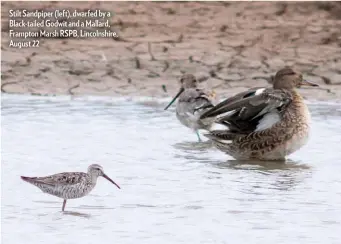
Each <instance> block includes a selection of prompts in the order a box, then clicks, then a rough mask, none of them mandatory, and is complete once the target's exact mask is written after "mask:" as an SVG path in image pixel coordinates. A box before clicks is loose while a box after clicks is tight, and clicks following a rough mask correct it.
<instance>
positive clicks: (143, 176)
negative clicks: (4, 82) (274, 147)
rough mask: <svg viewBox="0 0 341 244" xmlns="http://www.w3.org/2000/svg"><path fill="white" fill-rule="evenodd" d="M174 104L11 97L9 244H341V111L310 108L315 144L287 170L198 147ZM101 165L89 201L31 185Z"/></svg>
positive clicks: (330, 106) (7, 110)
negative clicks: (34, 180)
mask: <svg viewBox="0 0 341 244" xmlns="http://www.w3.org/2000/svg"><path fill="white" fill-rule="evenodd" d="M167 101H168V99H167V100H166V101H165V100H163V101H155V100H153V99H142V98H141V99H135V100H129V99H112V98H107V99H106V98H101V99H94V98H76V99H69V98H68V97H58V98H57V97H49V98H45V97H29V96H16V95H3V96H2V108H1V111H2V117H1V122H2V127H1V133H2V137H1V139H2V147H1V156H2V175H1V176H2V198H1V200H2V201H1V210H2V216H1V221H2V243H4V244H9V243H18V244H21V243H25V244H29V243H34V244H37V243H49V244H64V243H65V244H66V243H110V244H111V243H119V244H124V243H131V244H136V243H148V244H149V243H158V244H159V243H171V244H174V243H184V244H189V243H196V244H197V243H205V244H206V243H253V244H254V243H262V244H267V243H269V244H273V243H277V244H279V243H288V244H293V243H309V244H312V243H328V244H332V243H341V235H340V233H339V231H340V229H341V177H340V173H341V160H340V159H341V147H340V142H341V106H340V104H337V103H335V104H334V103H310V104H309V107H310V109H311V112H312V118H313V122H312V136H311V138H310V140H309V142H308V144H307V145H306V146H305V147H304V148H302V149H301V150H300V151H298V152H296V153H294V154H293V155H291V156H290V157H289V160H288V162H287V163H286V164H276V163H270V162H264V163H258V164H257V163H253V164H250V163H246V162H237V161H235V160H232V158H230V157H229V156H228V155H225V154H223V153H221V152H220V151H218V150H216V149H214V148H212V147H211V145H210V143H208V142H205V143H198V142H196V140H197V138H196V135H195V134H194V133H192V132H191V131H190V130H188V129H187V128H184V127H183V126H182V125H181V124H180V123H179V122H178V121H177V120H176V117H175V114H174V110H173V109H174V108H172V109H170V110H169V111H164V110H163V108H164V106H165V105H166V102H167ZM91 163H99V164H101V165H102V166H103V168H104V170H105V171H106V173H107V175H109V176H110V177H111V178H112V179H114V180H115V181H116V182H117V183H118V184H119V185H120V186H121V188H122V189H121V190H119V189H117V188H116V187H115V186H114V185H112V184H111V183H110V182H108V181H106V180H105V179H104V178H100V179H99V180H98V184H97V186H96V188H95V189H94V190H93V191H92V192H91V193H90V194H89V195H88V196H86V197H84V198H80V199H75V200H69V201H68V202H67V205H66V210H67V212H65V213H62V212H61V207H62V200H61V199H59V198H56V197H54V196H50V195H47V194H44V193H42V192H41V191H40V190H39V189H38V188H36V187H34V186H32V185H30V184H27V183H26V182H23V181H22V180H21V179H20V175H26V176H44V175H49V174H54V173H59V172H64V171H86V169H87V166H88V165H89V164H91Z"/></svg>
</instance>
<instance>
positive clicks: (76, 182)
mask: <svg viewBox="0 0 341 244" xmlns="http://www.w3.org/2000/svg"><path fill="white" fill-rule="evenodd" d="M99 176H103V177H104V178H106V179H107V180H109V181H110V182H112V183H113V184H115V185H116V186H117V187H118V188H120V187H119V186H118V185H117V184H116V183H115V182H114V181H113V180H111V179H110V178H109V177H108V176H107V175H106V174H104V171H103V168H102V167H101V166H100V165H98V164H92V165H90V166H89V167H88V172H87V173H83V172H64V173H59V174H54V175H49V176H45V177H26V176H21V178H22V179H23V180H24V181H26V182H28V183H31V184H32V185H35V186H37V187H38V188H39V189H41V190H42V191H43V192H44V193H48V194H50V195H53V196H56V197H60V198H63V199H64V202H63V207H62V210H63V211H64V208H65V204H66V200H67V199H74V198H80V197H84V196H86V195H87V194H88V193H89V192H90V191H91V190H92V189H93V188H94V187H95V186H96V183H97V178H98V177H99Z"/></svg>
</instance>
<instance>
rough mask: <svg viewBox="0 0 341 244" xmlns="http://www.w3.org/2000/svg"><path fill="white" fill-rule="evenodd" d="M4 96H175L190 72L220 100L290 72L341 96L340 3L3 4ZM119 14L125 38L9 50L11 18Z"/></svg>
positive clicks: (116, 26) (320, 94)
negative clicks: (30, 13)
mask: <svg viewBox="0 0 341 244" xmlns="http://www.w3.org/2000/svg"><path fill="white" fill-rule="evenodd" d="M1 6H2V33H1V34H2V47H1V50H2V60H1V65H2V73H1V79H2V87H1V88H2V92H6V93H30V94H34V95H58V94H75V95H82V94H86V95H109V96H112V95H129V96H156V97H162V96H170V95H173V93H174V92H175V91H176V90H177V88H178V78H179V76H180V75H181V74H182V73H184V72H189V73H194V74H195V75H197V76H198V78H199V79H200V81H202V82H203V83H202V85H203V86H204V87H207V88H210V89H211V88H212V89H214V90H215V91H216V93H218V95H223V96H225V94H226V95H229V94H230V93H235V92H239V91H241V90H243V89H245V87H253V86H263V85H267V79H269V78H270V77H271V75H273V74H274V73H275V72H276V71H277V70H278V69H280V68H282V67H283V66H285V65H290V66H294V67H296V68H297V69H299V70H300V71H302V72H304V74H305V78H307V79H309V80H311V81H313V82H317V83H319V84H320V85H322V89H320V90H316V89H314V90H313V94H312V92H311V90H304V91H303V95H304V96H306V97H308V98H309V97H312V96H313V97H314V98H318V99H335V98H340V94H341V89H340V87H341V86H340V85H341V3H340V2H300V3H297V2H296V3H289V2H59V1H51V2H2V3H1ZM18 8H19V9H28V10H36V9H38V10H43V9H44V10H54V9H56V8H59V9H71V10H72V9H78V10H79V11H83V10H87V9H101V10H104V11H110V12H111V13H112V14H113V15H112V17H111V18H110V23H111V27H110V29H111V30H112V31H116V32H117V33H118V36H119V37H118V38H97V39H74V38H59V39H58V38H55V39H53V38H42V39H41V41H40V47H39V48H22V49H16V48H10V47H8V42H9V37H8V29H9V28H8V11H9V10H10V9H18Z"/></svg>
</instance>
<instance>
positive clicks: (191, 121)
mask: <svg viewBox="0 0 341 244" xmlns="http://www.w3.org/2000/svg"><path fill="white" fill-rule="evenodd" d="M180 82H181V87H180V90H179V92H178V93H177V94H176V95H175V97H174V98H173V99H172V101H171V102H170V103H169V104H168V105H167V106H166V107H165V110H167V109H168V108H169V107H170V106H171V105H172V104H173V103H174V102H175V101H176V100H177V99H178V101H177V103H176V117H177V118H178V120H179V121H180V122H181V124H183V125H184V126H186V127H188V128H191V129H192V130H194V131H195V133H196V134H197V136H198V140H199V141H201V139H200V136H199V133H198V130H199V129H204V130H208V129H209V128H210V127H211V125H212V122H213V121H214V119H205V120H202V119H200V118H199V117H200V115H201V114H202V113H204V112H205V111H207V110H208V109H210V108H212V107H213V104H212V101H211V99H210V95H208V94H207V93H205V92H204V91H203V90H201V89H199V88H197V83H198V82H197V79H196V78H195V76H194V75H192V74H185V75H183V76H182V77H181V79H180Z"/></svg>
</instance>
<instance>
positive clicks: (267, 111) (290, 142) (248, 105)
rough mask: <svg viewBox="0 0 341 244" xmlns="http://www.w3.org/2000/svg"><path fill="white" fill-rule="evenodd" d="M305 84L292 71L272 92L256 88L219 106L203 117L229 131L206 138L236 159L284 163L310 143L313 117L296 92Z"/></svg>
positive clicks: (278, 78)
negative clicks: (285, 159)
mask: <svg viewBox="0 0 341 244" xmlns="http://www.w3.org/2000/svg"><path fill="white" fill-rule="evenodd" d="M301 85H310V86H317V85H316V84H313V83H310V82H307V81H305V80H303V76H302V74H300V73H298V72H296V71H294V70H293V69H291V68H288V67H286V68H284V69H281V70H280V71H278V72H277V73H276V75H275V77H274V84H273V88H253V89H250V90H248V91H245V92H243V93H239V94H237V95H235V96H233V97H231V98H229V99H226V100H225V101H223V102H221V103H219V104H218V105H216V106H215V107H213V108H212V109H210V110H208V111H206V112H205V113H203V114H202V115H201V117H200V118H201V119H205V118H209V117H212V116H217V119H216V122H217V123H220V124H223V125H225V126H226V127H227V129H226V130H213V131H210V133H209V134H207V135H206V136H207V137H208V138H210V139H211V140H212V141H213V143H214V145H215V146H216V147H217V148H218V149H220V150H221V151H224V152H226V153H227V154H229V155H231V156H232V157H234V158H236V159H242V160H248V159H258V160H284V158H285V156H287V155H289V154H291V153H293V152H295V151H296V150H298V149H299V148H301V147H302V146H303V145H305V143H306V142H307V139H308V136H309V123H310V113H309V110H308V108H307V106H306V105H305V103H304V100H303V98H302V97H301V96H300V94H299V93H298V92H297V91H296V88H298V87H300V86H301Z"/></svg>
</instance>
